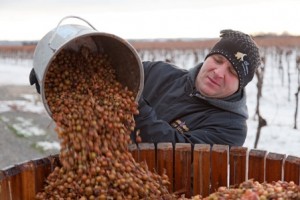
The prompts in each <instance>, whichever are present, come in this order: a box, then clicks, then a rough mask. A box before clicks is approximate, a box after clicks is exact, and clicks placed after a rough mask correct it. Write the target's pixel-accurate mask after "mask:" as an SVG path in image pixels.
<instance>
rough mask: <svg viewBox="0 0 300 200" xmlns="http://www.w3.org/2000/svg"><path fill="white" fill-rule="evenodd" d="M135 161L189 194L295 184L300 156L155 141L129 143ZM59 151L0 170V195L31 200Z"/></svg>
mask: <svg viewBox="0 0 300 200" xmlns="http://www.w3.org/2000/svg"><path fill="white" fill-rule="evenodd" d="M129 151H131V152H132V155H133V157H134V158H135V160H136V161H137V162H143V161H145V162H146V163H147V165H148V168H149V170H151V171H152V172H155V173H158V174H162V173H166V174H167V175H168V176H169V179H170V183H171V185H170V187H169V188H168V189H169V191H170V192H175V193H178V194H185V196H186V197H191V196H193V195H196V194H201V195H202V196H208V195H209V194H210V193H213V192H215V191H216V190H217V188H218V187H220V186H227V187H229V186H231V185H238V184H240V183H242V182H244V181H245V180H248V179H254V180H257V181H259V182H264V181H267V182H272V181H278V180H282V181H294V182H295V183H296V184H297V185H299V181H300V158H298V157H295V156H289V155H287V156H286V155H284V154H277V153H273V152H269V153H268V152H266V151H262V150H257V149H250V150H248V149H247V148H245V147H231V148H229V146H226V145H213V146H210V145H207V144H196V145H194V146H193V147H192V146H191V145H190V144H180V143H179V144H176V145H175V146H173V145H172V144H171V143H159V144H157V145H154V144H150V143H141V144H139V145H135V144H132V145H130V146H129ZM59 165H60V162H59V158H58V155H55V156H49V157H46V158H41V159H36V160H31V161H28V162H25V163H22V164H18V165H15V166H12V167H9V168H7V169H3V170H0V199H3V200H4V199H5V200H6V199H7V200H19V199H20V200H31V199H33V198H34V196H35V194H36V193H37V192H39V191H41V190H42V189H43V187H44V183H45V180H46V177H47V176H48V175H49V174H50V173H51V172H52V171H53V170H54V168H55V167H56V166H59Z"/></svg>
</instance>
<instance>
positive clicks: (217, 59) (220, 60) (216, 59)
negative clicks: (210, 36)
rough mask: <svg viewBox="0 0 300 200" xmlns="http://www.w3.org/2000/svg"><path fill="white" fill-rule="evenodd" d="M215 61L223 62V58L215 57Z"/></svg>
mask: <svg viewBox="0 0 300 200" xmlns="http://www.w3.org/2000/svg"><path fill="white" fill-rule="evenodd" d="M215 62H216V63H218V64H221V63H222V62H223V61H222V59H220V58H218V57H216V58H215Z"/></svg>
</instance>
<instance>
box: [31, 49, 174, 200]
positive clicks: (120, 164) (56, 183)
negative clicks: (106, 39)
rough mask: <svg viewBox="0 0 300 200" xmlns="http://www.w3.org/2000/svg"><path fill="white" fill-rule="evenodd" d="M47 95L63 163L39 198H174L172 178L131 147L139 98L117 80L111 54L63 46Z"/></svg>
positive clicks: (47, 81) (50, 75)
mask: <svg viewBox="0 0 300 200" xmlns="http://www.w3.org/2000/svg"><path fill="white" fill-rule="evenodd" d="M133 81H134V80H133ZM45 97H46V102H47V104H48V106H49V109H50V111H51V113H52V118H53V120H54V121H55V123H56V128H55V129H56V132H57V134H58V137H59V140H60V145H61V150H60V154H59V158H60V163H61V167H56V168H55V169H54V171H53V172H52V173H51V174H50V175H49V176H48V177H47V180H46V185H45V187H44V190H43V191H42V192H39V193H38V194H37V195H36V199H61V200H62V199H64V200H66V199H70V200H71V199H72V200H74V199H80V200H93V199H97V200H102V199H172V198H173V195H171V194H169V192H168V189H167V185H168V184H169V181H168V177H167V176H159V175H158V174H155V173H152V172H150V171H148V169H147V165H146V164H143V163H136V162H135V160H134V159H133V157H132V155H131V153H130V152H129V151H128V144H129V143H130V141H131V140H130V133H131V132H132V131H133V130H134V127H135V122H134V118H133V115H134V114H137V113H138V109H137V103H136V102H135V97H134V94H133V92H132V91H129V90H128V88H127V87H124V86H123V85H122V84H121V83H119V82H118V81H117V80H116V76H115V71H114V69H113V67H112V65H111V62H110V58H109V57H108V56H107V55H105V54H98V53H92V52H91V51H90V50H89V49H88V48H85V47H82V48H81V49H80V51H78V52H75V51H73V50H62V51H61V52H60V53H59V54H58V55H57V57H56V58H55V59H54V60H53V62H52V63H51V65H50V67H49V70H48V72H47V74H46V79H45Z"/></svg>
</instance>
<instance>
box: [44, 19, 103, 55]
mask: <svg viewBox="0 0 300 200" xmlns="http://www.w3.org/2000/svg"><path fill="white" fill-rule="evenodd" d="M68 18H77V19H81V20H82V21H84V22H86V23H87V24H88V25H89V26H90V27H92V28H93V29H94V30H96V31H97V29H96V28H95V27H94V26H93V25H92V24H90V23H89V22H88V21H87V20H85V19H83V18H81V17H78V16H74V15H70V16H66V17H64V18H62V19H61V20H60V22H59V23H58V24H57V26H56V28H55V31H54V33H53V34H52V36H51V38H50V40H49V42H48V46H49V48H50V49H51V50H52V51H53V52H55V51H56V49H55V48H53V47H52V46H51V43H52V41H53V39H54V36H55V35H56V33H57V30H58V28H59V26H60V24H61V23H62V22H63V21H64V20H65V19H68Z"/></svg>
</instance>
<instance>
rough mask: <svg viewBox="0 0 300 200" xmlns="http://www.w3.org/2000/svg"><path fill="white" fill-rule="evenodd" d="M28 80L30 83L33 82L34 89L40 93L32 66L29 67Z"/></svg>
mask: <svg viewBox="0 0 300 200" xmlns="http://www.w3.org/2000/svg"><path fill="white" fill-rule="evenodd" d="M29 82H30V85H33V84H35V88H36V91H37V92H38V93H39V94H40V84H39V82H38V80H37V78H36V75H35V71H34V69H33V68H32V69H31V71H30V74H29Z"/></svg>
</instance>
